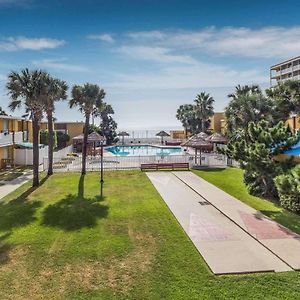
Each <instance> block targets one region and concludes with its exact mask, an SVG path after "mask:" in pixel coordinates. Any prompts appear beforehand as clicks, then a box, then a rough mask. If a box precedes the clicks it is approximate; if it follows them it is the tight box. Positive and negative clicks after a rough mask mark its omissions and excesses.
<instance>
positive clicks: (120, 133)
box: [118, 131, 130, 145]
mask: <svg viewBox="0 0 300 300" xmlns="http://www.w3.org/2000/svg"><path fill="white" fill-rule="evenodd" d="M129 135H130V134H129V133H127V132H126V131H121V132H119V133H118V136H121V137H122V145H124V138H125V136H129Z"/></svg>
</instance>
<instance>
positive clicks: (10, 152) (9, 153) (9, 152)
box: [0, 146, 14, 169]
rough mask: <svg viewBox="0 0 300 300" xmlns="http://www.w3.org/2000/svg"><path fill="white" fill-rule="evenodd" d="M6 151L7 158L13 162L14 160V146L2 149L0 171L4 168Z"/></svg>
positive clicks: (0, 148)
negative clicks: (6, 153)
mask: <svg viewBox="0 0 300 300" xmlns="http://www.w3.org/2000/svg"><path fill="white" fill-rule="evenodd" d="M5 149H7V150H8V156H7V158H9V159H12V160H13V158H14V148H13V146H6V147H0V169H1V168H3V167H4V164H3V159H4V153H5Z"/></svg>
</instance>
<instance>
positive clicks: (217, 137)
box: [205, 132, 227, 143]
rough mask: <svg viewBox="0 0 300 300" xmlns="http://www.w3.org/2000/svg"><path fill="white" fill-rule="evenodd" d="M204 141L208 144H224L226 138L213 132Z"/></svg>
mask: <svg viewBox="0 0 300 300" xmlns="http://www.w3.org/2000/svg"><path fill="white" fill-rule="evenodd" d="M205 140H206V141H208V142H211V143H226V142H227V138H226V137H225V136H223V135H222V134H220V133H218V132H215V133H214V134H212V135H211V136H209V137H207V138H206V139H205Z"/></svg>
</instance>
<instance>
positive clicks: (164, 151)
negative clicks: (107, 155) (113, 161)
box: [107, 145, 183, 156]
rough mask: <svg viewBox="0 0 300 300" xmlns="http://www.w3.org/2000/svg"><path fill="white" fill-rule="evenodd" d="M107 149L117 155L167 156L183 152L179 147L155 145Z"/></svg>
mask: <svg viewBox="0 0 300 300" xmlns="http://www.w3.org/2000/svg"><path fill="white" fill-rule="evenodd" d="M107 151H109V152H111V153H112V154H114V155H117V156H148V155H157V156H167V155H181V154H183V151H182V148H181V147H155V146H148V145H146V146H115V147H111V148H108V149H107Z"/></svg>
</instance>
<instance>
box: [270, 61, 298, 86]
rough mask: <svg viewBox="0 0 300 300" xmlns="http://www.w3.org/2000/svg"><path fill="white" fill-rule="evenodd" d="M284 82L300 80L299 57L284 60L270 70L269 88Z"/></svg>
mask: <svg viewBox="0 0 300 300" xmlns="http://www.w3.org/2000/svg"><path fill="white" fill-rule="evenodd" d="M285 80H300V56H297V57H294V58H291V59H288V60H285V61H283V62H281V63H278V64H276V65H274V66H272V67H271V68H270V84H271V86H272V85H274V84H276V83H278V82H280V81H285Z"/></svg>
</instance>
